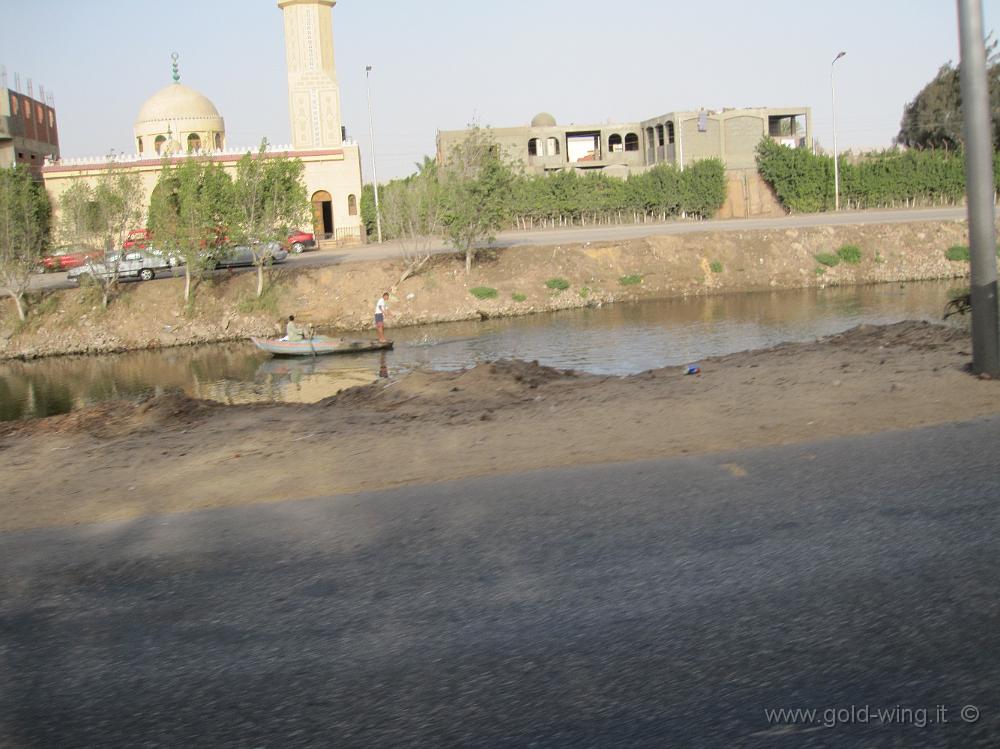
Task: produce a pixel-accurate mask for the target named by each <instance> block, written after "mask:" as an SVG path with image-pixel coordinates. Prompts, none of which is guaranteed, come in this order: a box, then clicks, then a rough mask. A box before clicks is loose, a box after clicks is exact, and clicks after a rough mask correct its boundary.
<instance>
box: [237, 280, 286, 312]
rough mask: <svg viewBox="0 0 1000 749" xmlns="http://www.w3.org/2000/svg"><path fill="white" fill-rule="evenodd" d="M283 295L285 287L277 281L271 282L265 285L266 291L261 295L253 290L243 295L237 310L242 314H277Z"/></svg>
mask: <svg viewBox="0 0 1000 749" xmlns="http://www.w3.org/2000/svg"><path fill="white" fill-rule="evenodd" d="M283 295H284V289H282V288H281V287H280V286H279V285H278V284H276V283H270V284H268V285H267V286H265V287H264V293H263V294H261V295H260V296H259V297H258V296H257V295H256V293H255V292H253V291H251V292H249V293H247V294H245V295H244V296H243V297H241V298H240V300H239V302H237V304H236V310H237V311H238V312H239V313H240V314H241V315H258V314H269V315H277V314H278V312H279V309H280V307H281V297H282V296H283Z"/></svg>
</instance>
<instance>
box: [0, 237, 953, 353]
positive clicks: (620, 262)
mask: <svg viewBox="0 0 1000 749" xmlns="http://www.w3.org/2000/svg"><path fill="white" fill-rule="evenodd" d="M966 237H967V228H966V224H965V222H964V221H954V222H925V223H913V224H883V225H866V226H843V227H816V228H806V229H789V230H780V231H746V232H714V233H703V234H686V235H680V236H658V237H650V238H647V239H638V240H628V241H624V242H604V243H593V244H591V243H587V244H576V245H559V246H536V247H516V248H510V249H505V250H491V251H484V252H483V253H481V256H480V259H479V262H478V263H477V265H476V267H475V269H474V270H473V272H472V274H471V275H468V276H467V275H466V274H465V272H464V269H463V265H462V262H461V261H460V260H459V259H457V258H455V257H453V256H445V255H442V256H436V257H434V258H433V260H432V261H431V262H430V263H429V264H428V266H427V267H426V268H425V269H424V271H423V272H422V273H420V274H419V275H418V276H416V277H413V278H410V279H408V280H406V281H405V282H404V283H402V284H400V285H398V286H397V285H396V282H397V280H398V279H399V277H400V274H401V271H402V267H403V266H402V261H396V262H393V261H368V262H351V263H344V264H341V265H336V266H329V267H323V268H293V267H290V266H285V267H281V268H279V269H277V270H275V271H274V273H273V283H274V286H273V289H272V290H271V291H270V292H269V293H268V295H267V296H266V298H265V299H264V300H262V301H257V300H255V299H254V298H253V285H254V279H253V275H252V274H247V273H241V274H218V275H215V276H212V277H210V278H208V279H206V280H205V281H203V282H202V284H201V285H200V286H199V287H198V289H197V292H196V302H195V304H194V305H193V307H191V308H189V309H186V308H185V307H184V305H183V300H182V289H183V281H182V280H181V279H168V280H157V281H154V282H150V283H145V284H135V283H132V284H125V285H124V286H123V289H122V292H121V295H120V297H119V298H118V299H116V300H115V302H114V303H113V304H112V306H111V307H110V308H109V309H107V310H104V309H102V308H101V307H100V305H99V303H98V302H97V299H96V295H94V294H93V293H90V292H88V291H87V290H78V289H73V290H66V291H59V292H54V293H52V294H50V295H48V296H46V297H44V298H40V299H36V300H35V301H34V314H33V315H32V318H31V319H30V320H29V322H28V324H27V325H20V324H18V322H17V320H16V316H15V314H14V308H13V304H11V303H9V301H5V303H4V304H2V305H0V358H33V357H38V356H49V355H58V354H73V353H111V352H120V351H128V350H138V349H148V348H159V347H168V346H181V345H190V344H197V343H211V342H221V341H231V340H239V339H245V338H246V337H248V336H251V335H269V334H271V333H274V332H276V331H278V330H280V321H281V320H282V319H283V318H284V317H285V316H286V315H288V314H290V313H294V314H296V315H297V316H298V317H299V318H300V319H303V320H307V321H309V322H312V323H314V324H315V325H318V326H322V327H324V328H329V329H331V330H335V331H355V332H357V331H365V330H369V329H370V327H371V313H372V308H373V306H374V300H375V299H376V298H377V297H378V296H379V294H380V293H381V291H382V290H385V289H389V288H392V289H393V294H392V302H391V310H392V316H391V318H390V320H389V324H390V327H392V326H397V327H398V326H410V325H421V324H426V323H435V322H448V321H456V320H469V319H481V318H488V317H504V316H515V315H526V314H532V313H536V312H547V311H553V310H559V309H570V308H576V307H583V306H588V305H603V304H611V303H615V302H621V301H633V300H638V299H650V298H666V297H676V296H685V295H698V294H722V293H731V292H746V291H756V290H763V289H794V288H805V287H811V286H829V285H843V284H866V283H884V282H899V281H917V280H929V279H940V278H951V277H956V278H957V277H962V276H964V275H965V274H966V273H967V270H968V265H967V263H964V262H954V261H950V260H948V259H946V257H945V255H944V252H945V250H946V249H947V248H948V247H949V246H951V245H955V244H965V243H966V242H967V239H966ZM848 244H850V245H855V246H856V247H858V248H859V249H860V250H861V258H860V262H858V263H856V264H848V263H844V262H841V263H839V264H838V265H837V266H836V267H828V266H826V265H823V264H821V263H820V262H818V261H817V259H816V256H817V255H820V254H823V253H834V252H836V250H837V249H838V248H840V247H842V246H844V245H848ZM357 252H359V253H362V254H363V253H364V250H363V249H360V250H358V251H357ZM552 286H556V287H557V288H552ZM561 286H565V288H558V287H561ZM473 289H489V290H494V291H495V296H492V297H491V298H477V297H476V296H474V295H473V294H472V293H471V290H473ZM492 293H493V292H492V291H488V292H480V295H481V296H483V295H491V294H492Z"/></svg>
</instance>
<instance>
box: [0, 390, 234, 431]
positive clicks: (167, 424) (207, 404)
mask: <svg viewBox="0 0 1000 749" xmlns="http://www.w3.org/2000/svg"><path fill="white" fill-rule="evenodd" d="M221 407H222V406H221V405H220V404H218V403H215V402H211V401H202V400H196V399H194V398H190V397H188V396H187V395H185V394H184V393H183V392H181V391H170V392H167V393H163V394H161V395H153V396H148V397H145V398H140V399H138V400H134V401H104V402H101V403H97V404H95V405H92V406H89V407H87V408H82V409H80V410H78V411H72V412H70V413H68V414H62V415H59V416H50V417H48V418H45V419H32V420H25V421H10V422H0V437H4V436H9V435H12V434H17V435H20V436H27V435H38V436H41V435H57V434H66V435H73V434H85V435H89V436H91V437H96V438H98V439H114V438H119V437H126V436H129V435H132V434H136V433H138V432H142V431H151V430H159V429H164V428H176V427H179V426H183V425H190V424H194V423H196V422H199V421H201V420H203V419H205V418H206V417H208V416H209V415H210V414H211V413H212V412H213V411H215V410H216V409H217V408H221Z"/></svg>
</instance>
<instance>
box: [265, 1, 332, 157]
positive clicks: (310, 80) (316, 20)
mask: <svg viewBox="0 0 1000 749" xmlns="http://www.w3.org/2000/svg"><path fill="white" fill-rule="evenodd" d="M336 4H337V0H278V7H279V8H281V11H282V13H283V14H284V16H285V58H286V65H287V67H288V113H289V116H290V117H291V122H292V145H293V147H294V148H295V149H296V150H310V149H322V148H339V147H340V146H341V145H342V144H343V142H344V141H343V137H342V136H341V131H340V86H338V85H337V67H336V65H335V63H334V60H333V13H332V10H333V6H334V5H336Z"/></svg>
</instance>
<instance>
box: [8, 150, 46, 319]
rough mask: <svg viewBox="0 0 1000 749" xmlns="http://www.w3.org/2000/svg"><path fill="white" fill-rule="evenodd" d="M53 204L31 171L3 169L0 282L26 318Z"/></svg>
mask: <svg viewBox="0 0 1000 749" xmlns="http://www.w3.org/2000/svg"><path fill="white" fill-rule="evenodd" d="M50 214H51V211H50V206H49V200H48V196H47V195H46V193H45V189H44V188H43V187H42V185H41V184H40V183H38V182H36V181H35V180H34V179H33V178H32V176H31V172H30V171H28V170H27V169H25V168H24V167H19V166H14V167H11V168H10V169H0V284H3V286H4V287H5V288H6V289H7V293H8V294H9V295H10V297H11V298H12V299H13V300H14V305H15V306H16V307H17V316H18V317H19V318H20V319H21V320H24V319H26V317H27V315H26V312H25V309H24V293H25V292H26V291H27V290H28V286H29V285H30V284H31V273H32V271H34V270H35V268H36V267H37V266H38V262H39V261H40V260H41V258H42V254H43V252H44V250H45V244H46V239H47V237H48V230H49V218H50Z"/></svg>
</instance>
